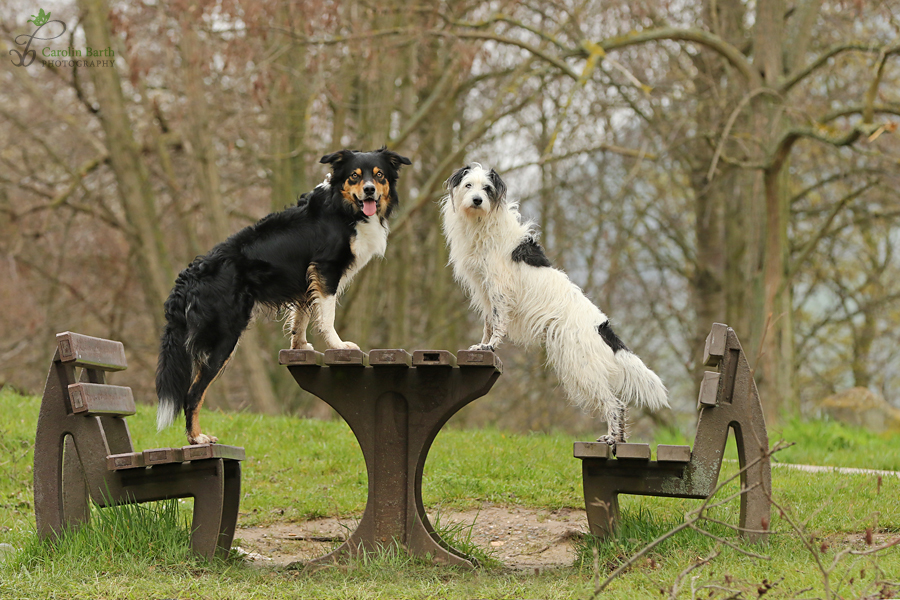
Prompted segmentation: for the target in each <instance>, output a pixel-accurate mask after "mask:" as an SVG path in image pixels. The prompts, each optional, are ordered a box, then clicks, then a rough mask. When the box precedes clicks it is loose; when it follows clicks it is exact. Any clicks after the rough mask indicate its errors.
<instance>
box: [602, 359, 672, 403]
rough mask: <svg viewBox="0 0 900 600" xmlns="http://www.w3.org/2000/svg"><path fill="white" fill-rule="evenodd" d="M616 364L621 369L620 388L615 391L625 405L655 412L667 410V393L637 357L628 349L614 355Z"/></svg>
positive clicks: (656, 377)
mask: <svg viewBox="0 0 900 600" xmlns="http://www.w3.org/2000/svg"><path fill="white" fill-rule="evenodd" d="M615 357H616V363H618V365H619V367H620V368H621V369H622V378H621V379H620V381H621V382H622V384H621V387H619V389H617V390H616V395H618V396H619V398H621V399H622V400H623V401H624V402H625V403H626V404H630V405H632V406H643V407H645V408H647V409H649V410H652V411H656V410H659V409H661V408H668V406H669V393H668V391H667V390H666V386H665V385H663V382H662V380H661V379H660V378H659V375H657V374H656V373H654V372H653V371H651V370H650V369H649V368H648V367H647V365H645V364H644V361H642V360H641V359H640V358H638V356H637V355H636V354H635V353H633V352H632V351H631V350H628V349H621V350H619V351H617V352H616V353H615Z"/></svg>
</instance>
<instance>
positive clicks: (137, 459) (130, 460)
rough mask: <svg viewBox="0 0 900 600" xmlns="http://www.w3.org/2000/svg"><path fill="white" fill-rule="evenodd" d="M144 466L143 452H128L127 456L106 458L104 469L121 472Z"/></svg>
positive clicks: (119, 455)
mask: <svg viewBox="0 0 900 600" xmlns="http://www.w3.org/2000/svg"><path fill="white" fill-rule="evenodd" d="M143 466H144V453H143V452H129V453H127V454H113V455H111V456H107V457H106V468H107V469H108V470H110V471H123V470H125V469H137V468H138V467H143Z"/></svg>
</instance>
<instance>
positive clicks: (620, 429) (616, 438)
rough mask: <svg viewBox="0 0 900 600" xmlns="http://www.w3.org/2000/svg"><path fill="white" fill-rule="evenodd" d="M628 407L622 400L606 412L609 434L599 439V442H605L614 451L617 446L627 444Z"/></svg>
mask: <svg viewBox="0 0 900 600" xmlns="http://www.w3.org/2000/svg"><path fill="white" fill-rule="evenodd" d="M626 415H627V413H626V407H625V403H624V402H622V401H621V400H620V401H618V402H617V403H616V404H615V405H614V406H612V407H610V408H609V410H607V411H606V427H607V434H606V435H601V436H600V437H599V438H597V441H598V442H605V443H607V444H609V445H610V446H612V447H613V448H614V449H615V447H616V444H624V443H625V422H626Z"/></svg>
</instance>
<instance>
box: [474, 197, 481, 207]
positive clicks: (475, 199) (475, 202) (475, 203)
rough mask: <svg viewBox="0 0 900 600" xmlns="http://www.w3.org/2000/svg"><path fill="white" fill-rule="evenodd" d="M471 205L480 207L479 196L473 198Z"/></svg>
mask: <svg viewBox="0 0 900 600" xmlns="http://www.w3.org/2000/svg"><path fill="white" fill-rule="evenodd" d="M472 204H474V205H475V206H481V196H475V197H473V198H472Z"/></svg>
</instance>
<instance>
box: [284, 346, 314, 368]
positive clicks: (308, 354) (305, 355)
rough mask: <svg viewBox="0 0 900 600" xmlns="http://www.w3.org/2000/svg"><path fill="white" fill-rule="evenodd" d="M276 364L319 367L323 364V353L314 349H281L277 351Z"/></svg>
mask: <svg viewBox="0 0 900 600" xmlns="http://www.w3.org/2000/svg"><path fill="white" fill-rule="evenodd" d="M278 364H280V365H290V366H294V365H304V366H310V367H321V366H322V365H323V364H325V355H324V354H322V353H321V352H316V351H315V350H281V351H279V352H278Z"/></svg>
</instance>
